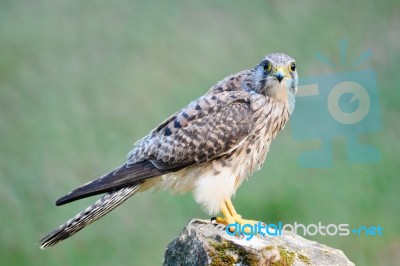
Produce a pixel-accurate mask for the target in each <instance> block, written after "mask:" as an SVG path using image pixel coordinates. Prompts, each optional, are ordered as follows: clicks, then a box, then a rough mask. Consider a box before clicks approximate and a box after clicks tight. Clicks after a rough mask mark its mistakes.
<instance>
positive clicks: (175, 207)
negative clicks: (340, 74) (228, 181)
mask: <svg viewBox="0 0 400 266" xmlns="http://www.w3.org/2000/svg"><path fill="white" fill-rule="evenodd" d="M399 9H400V4H399V2H398V1H381V2H378V1H376V3H372V1H369V2H367V1H361V0H359V1H351V2H350V1H345V0H337V1H251V2H250V1H248V2H246V1H128V0H117V1H78V0H69V1H54V0H39V1H11V0H2V1H1V2H0V48H1V49H0V137H1V138H0V202H1V203H0V215H1V216H0V217H1V219H0V264H1V265H97V266H98V265H111V264H113V265H159V264H161V262H162V259H163V254H164V250H165V247H166V245H167V244H168V243H169V242H170V241H171V240H172V239H173V238H174V237H175V236H177V235H178V233H179V232H180V230H181V229H182V228H183V226H184V225H185V224H186V223H187V221H188V220H189V219H190V218H193V217H198V218H208V216H207V215H206V214H205V213H203V212H202V210H201V208H200V207H199V206H198V205H197V204H196V203H195V202H194V201H193V200H192V197H191V195H177V196H173V197H171V196H170V194H169V193H168V192H157V193H153V194H152V193H143V194H139V195H137V196H135V197H134V198H133V199H131V200H130V201H128V202H127V203H126V204H124V205H123V206H121V207H120V208H118V209H117V210H116V211H114V212H112V213H110V214H109V215H107V216H106V217H104V218H103V219H101V220H99V221H98V222H96V223H95V224H93V225H91V226H90V227H88V228H86V229H85V230H83V231H81V232H80V233H79V234H78V235H76V236H74V237H72V238H71V239H68V240H67V241H65V242H63V243H61V244H60V245H58V246H56V247H54V248H51V249H47V250H40V249H39V247H38V245H37V242H38V240H39V239H40V238H41V237H43V236H44V235H45V234H46V233H48V232H49V231H51V230H52V229H54V228H55V227H56V226H58V225H59V224H61V223H62V222H65V221H66V220H67V219H69V218H70V217H71V216H73V215H75V214H76V213H77V212H78V211H80V210H81V209H83V208H85V207H86V206H87V205H89V204H90V203H92V202H93V200H94V199H93V198H90V199H85V200H82V201H79V202H76V203H73V204H70V205H67V206H63V207H59V208H56V207H55V206H54V204H53V202H54V201H55V199H57V198H58V197H60V196H62V195H64V194H65V193H67V192H69V191H70V190H71V189H73V188H75V187H76V186H78V185H81V184H82V183H85V182H88V181H89V180H91V179H94V178H95V177H97V176H99V175H101V174H103V173H105V172H108V171H109V170H111V169H113V168H114V167H116V166H118V165H120V164H121V163H122V162H124V160H125V158H126V154H127V153H128V151H129V150H130V148H131V145H132V144H133V143H134V141H136V140H138V139H139V138H141V137H142V136H144V135H145V134H146V133H147V132H148V131H149V130H151V129H152V128H154V127H155V126H156V125H157V124H158V123H159V122H161V120H163V119H165V118H166V117H167V116H169V115H170V114H172V113H173V112H175V111H176V110H178V109H180V108H182V107H184V106H185V105H186V104H187V103H189V102H190V101H191V100H193V99H195V98H196V97H198V96H200V95H202V94H203V93H204V92H205V91H206V90H208V88H209V87H210V86H212V85H213V84H214V83H215V82H216V81H218V80H220V79H222V78H223V77H225V76H227V75H229V74H231V73H235V72H237V71H239V70H242V69H247V68H251V67H253V66H254V65H255V64H256V63H258V61H259V60H260V59H261V58H262V57H264V56H265V55H266V54H267V53H270V52H276V51H282V52H286V53H288V54H290V55H291V56H292V57H294V58H295V59H296V61H297V64H298V70H299V75H300V76H317V75H320V74H321V75H322V74H328V73H332V72H333V71H334V70H332V69H330V68H329V66H327V65H324V64H322V63H321V62H319V61H318V60H316V57H315V55H316V53H317V52H322V53H324V54H325V55H326V56H327V57H329V58H331V59H332V61H334V62H339V60H340V53H339V46H338V43H339V41H340V40H341V39H345V40H347V41H348V43H349V49H348V52H347V53H348V56H349V60H350V61H351V60H354V59H355V58H357V57H358V56H359V55H360V54H361V53H362V52H363V51H365V50H367V49H371V50H372V53H373V56H372V57H371V58H370V59H368V60H367V61H365V62H364V63H363V65H361V66H360V67H359V69H363V68H372V69H374V70H375V71H376V74H377V82H378V89H379V97H380V108H381V110H380V111H381V118H382V124H383V128H382V130H381V131H380V132H378V133H372V134H367V135H366V136H365V137H364V140H365V141H366V142H367V143H369V144H371V145H374V146H375V147H377V148H378V149H379V150H380V151H381V156H382V159H381V161H380V163H378V164H350V163H349V162H348V161H347V158H346V140H345V139H342V138H338V139H336V140H334V147H335V149H334V164H333V167H331V168H326V169H304V168H301V167H300V166H299V164H298V158H299V155H300V154H301V152H302V151H304V150H306V149H307V148H308V147H309V146H310V147H311V146H313V145H314V146H315V143H307V142H304V143H303V142H298V141H295V140H294V139H293V137H292V133H291V129H290V125H289V126H287V127H286V129H285V130H284V131H283V132H282V133H281V134H280V135H279V137H278V138H277V139H276V140H275V142H274V143H273V145H272V147H271V151H270V153H269V157H268V159H267V162H266V163H265V166H264V168H263V170H261V171H259V172H257V173H256V174H255V175H254V176H253V178H252V179H251V181H250V182H247V183H245V184H244V185H242V187H241V188H240V189H239V191H238V193H237V196H236V197H235V199H234V202H235V205H236V208H237V209H238V210H239V212H240V213H242V214H243V215H244V216H245V217H249V218H253V219H259V220H263V221H268V222H277V221H283V222H285V223H293V222H294V221H297V222H301V223H304V224H308V223H317V222H318V221H321V222H323V223H325V224H328V223H336V224H338V223H348V224H350V225H352V226H360V225H368V226H370V225H378V224H379V225H380V226H381V227H383V228H384V236H379V237H378V236H376V237H372V236H369V237H368V236H348V237H323V236H316V237H309V238H310V239H313V240H317V241H319V242H322V243H324V244H326V245H330V246H333V247H336V248H339V249H342V250H343V251H344V252H345V254H347V256H348V257H349V258H350V259H351V260H352V261H354V262H355V263H356V264H359V265H396V264H397V265H399V264H400V255H399V252H398V250H399V249H400V233H399V230H398V228H399V226H400V219H399V218H400V207H399V205H400V204H399V184H400V181H399V178H398V172H399V161H398V159H396V158H397V157H396V156H398V153H399V151H400V142H399V141H398V134H399V132H400V131H399V130H400V119H398V115H399V111H400V107H399V104H400V93H399V92H398V89H400V82H399V81H398V71H399V66H398V65H399V62H400V54H399V50H400V49H399V48H400V27H399V25H400V12H399ZM305 130H306V129H305ZM314 146H313V147H314Z"/></svg>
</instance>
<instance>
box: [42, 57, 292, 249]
mask: <svg viewBox="0 0 400 266" xmlns="http://www.w3.org/2000/svg"><path fill="white" fill-rule="evenodd" d="M297 80H298V78H297V71H296V66H295V63H294V60H293V59H292V58H290V57H289V56H287V55H286V54H282V53H276V54H270V55H268V56H267V57H266V58H264V59H263V60H262V61H261V62H260V63H259V64H258V65H257V66H256V67H254V68H253V69H250V70H245V71H242V72H239V73H237V74H235V75H231V76H228V77H227V78H225V79H223V80H222V81H220V82H218V83H217V84H216V85H214V86H213V87H212V88H210V90H209V91H208V92H207V93H206V94H205V95H204V96H202V97H200V98H198V99H197V100H195V101H193V102H192V103H190V104H189V105H188V106H187V107H185V108H183V109H182V110H180V111H179V112H177V113H175V114H174V115H172V116H171V117H170V118H168V119H167V120H165V121H164V122H163V123H161V124H160V125H159V126H158V127H157V128H155V129H154V130H153V131H151V132H150V134H149V135H147V136H146V137H144V138H143V139H141V140H139V141H138V142H137V143H136V144H135V147H134V148H133V149H132V151H131V152H130V153H129V154H128V160H127V162H126V163H125V164H124V165H122V166H121V167H119V168H117V169H116V170H114V171H112V172H110V173H109V174H107V175H105V176H103V177H100V178H98V179H96V180H94V181H92V182H90V183H88V184H85V185H83V186H81V187H79V188H77V189H75V190H74V191H72V192H71V193H69V194H68V195H66V196H64V197H62V198H60V199H59V200H58V201H57V202H56V204H57V205H62V204H65V203H68V202H71V201H74V200H77V199H81V198H84V197H88V196H92V195H95V194H100V193H107V194H106V195H104V196H103V197H102V198H101V199H99V200H98V201H97V202H96V203H95V204H93V205H92V206H90V207H88V208H87V209H86V210H85V211H83V212H81V213H79V214H78V215H76V216H75V217H74V218H72V219H71V220H70V221H68V222H66V223H65V224H63V225H61V226H60V227H59V228H58V229H56V230H55V231H54V232H53V233H51V234H49V235H48V236H46V237H45V238H44V239H42V240H41V247H42V248H44V247H48V246H52V245H55V244H56V243H58V242H59V241H61V240H63V239H65V238H67V237H69V236H71V235H73V234H74V233H76V232H78V231H79V230H81V229H82V228H84V227H85V226H86V225H87V224H89V223H92V222H93V221H95V220H97V219H98V218H100V217H101V216H103V215H105V214H106V213H108V212H109V211H111V210H112V209H114V208H115V207H117V206H119V205H120V204H121V203H122V202H124V201H125V200H126V199H128V198H129V197H131V196H132V195H134V194H135V193H136V192H138V191H144V190H147V189H149V188H155V189H159V188H162V189H171V190H172V191H175V192H187V191H193V192H194V196H195V200H196V201H197V202H198V203H200V204H201V205H203V206H204V208H205V209H206V211H207V212H208V213H210V214H215V213H218V212H219V211H222V213H223V214H224V216H225V218H224V219H220V221H222V222H224V223H229V222H232V221H241V217H240V216H238V215H237V213H236V211H235V210H234V209H233V206H232V204H231V202H230V198H231V197H232V196H233V195H234V193H235V191H236V189H237V188H238V187H239V186H240V184H241V183H242V182H243V181H244V180H245V179H247V178H249V177H250V176H251V174H252V173H253V172H254V171H256V170H258V169H259V168H260V167H261V166H262V164H263V163H264V160H265V157H266V155H267V153H268V150H269V146H270V144H271V141H272V139H273V138H274V137H275V136H276V134H277V133H278V132H279V131H280V130H281V129H282V128H283V127H284V126H285V124H286V122H287V121H288V119H289V116H290V114H291V113H292V111H293V109H294V94H295V93H296V90H297Z"/></svg>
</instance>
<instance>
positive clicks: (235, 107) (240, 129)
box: [56, 91, 259, 205]
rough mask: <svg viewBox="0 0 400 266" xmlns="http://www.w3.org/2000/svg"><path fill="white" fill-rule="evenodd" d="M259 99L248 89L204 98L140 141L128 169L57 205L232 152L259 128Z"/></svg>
mask: <svg viewBox="0 0 400 266" xmlns="http://www.w3.org/2000/svg"><path fill="white" fill-rule="evenodd" d="M253 100H254V97H252V95H251V94H250V93H249V92H246V91H224V92H221V93H217V94H207V95H205V96H203V97H200V98H199V99H198V100H196V101H194V102H192V103H191V104H189V105H188V106H187V107H186V108H184V109H182V110H181V111H180V112H178V113H176V114H175V115H174V116H172V117H171V118H169V119H168V120H166V121H165V122H163V123H162V124H161V125H160V126H158V127H157V128H156V129H154V130H153V131H152V132H151V133H150V135H148V136H146V137H145V138H143V139H142V140H141V141H139V142H138V143H137V144H136V146H135V148H134V149H133V150H132V151H131V152H130V153H129V155H128V161H127V163H126V164H125V165H123V166H121V167H120V168H117V169H116V170H114V171H112V172H111V173H109V174H107V175H105V176H103V177H100V178H98V179H96V180H94V181H92V182H90V183H88V184H85V185H83V186H81V187H79V188H77V189H75V190H74V191H72V192H71V193H69V194H67V195H66V196H64V197H62V198H60V199H59V200H57V202H56V204H57V205H62V204H65V203H68V202H71V201H74V200H77V199H81V198H84V197H88V196H92V195H95V194H100V193H104V192H109V191H114V190H116V189H119V188H122V187H125V186H129V185H133V184H138V183H141V182H143V181H144V180H145V179H147V178H151V177H154V176H159V175H163V174H166V173H168V172H173V171H178V170H180V169H182V168H185V167H187V166H189V165H191V164H194V163H203V162H207V161H210V160H213V159H215V158H217V157H219V156H222V155H224V154H226V153H229V152H231V151H232V150H234V149H235V148H236V147H237V146H238V145H240V143H241V142H242V141H243V140H244V139H245V138H246V137H247V136H248V135H249V134H250V133H251V132H252V130H253V129H254V125H255V120H254V119H255V117H253V116H254V112H255V109H254V107H255V106H259V104H258V105H257V104H252V101H253Z"/></svg>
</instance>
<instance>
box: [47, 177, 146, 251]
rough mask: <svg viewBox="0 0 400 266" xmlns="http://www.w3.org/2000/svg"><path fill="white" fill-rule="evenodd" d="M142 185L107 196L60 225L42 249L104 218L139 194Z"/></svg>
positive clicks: (125, 188)
mask: <svg viewBox="0 0 400 266" xmlns="http://www.w3.org/2000/svg"><path fill="white" fill-rule="evenodd" d="M140 185H141V184H137V185H132V186H127V187H124V188H121V189H119V190H116V191H114V192H109V193H107V194H105V195H104V196H103V197H101V198H100V199H99V200H97V201H96V202H95V203H93V204H92V205H91V206H89V207H88V208H86V209H85V210H84V211H82V212H80V213H78V214H77V215H75V217H73V218H71V219H70V220H69V221H67V222H66V223H64V224H62V225H60V226H59V227H58V228H57V229H55V230H54V231H53V232H51V233H50V234H48V235H47V236H46V237H44V238H43V239H42V240H40V248H41V249H44V248H47V247H51V246H54V245H56V244H57V243H59V242H61V241H63V240H64V239H67V238H68V237H70V236H72V235H74V234H75V233H77V232H78V231H80V230H82V229H83V228H84V227H86V226H87V225H89V224H91V223H93V222H94V221H96V220H98V219H99V218H101V217H103V216H104V215H106V214H107V213H109V212H110V211H112V210H113V209H115V208H116V207H118V206H119V205H121V204H122V203H124V202H125V201H126V200H127V199H129V198H130V197H132V196H133V195H134V194H135V193H136V192H137V190H138V189H139V187H140Z"/></svg>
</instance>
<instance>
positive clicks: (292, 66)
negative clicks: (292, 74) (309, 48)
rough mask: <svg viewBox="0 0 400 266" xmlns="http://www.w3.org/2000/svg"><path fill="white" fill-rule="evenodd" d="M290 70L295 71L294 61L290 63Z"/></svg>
mask: <svg viewBox="0 0 400 266" xmlns="http://www.w3.org/2000/svg"><path fill="white" fill-rule="evenodd" d="M290 70H292V71H296V64H295V63H292V64H291V65H290Z"/></svg>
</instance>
